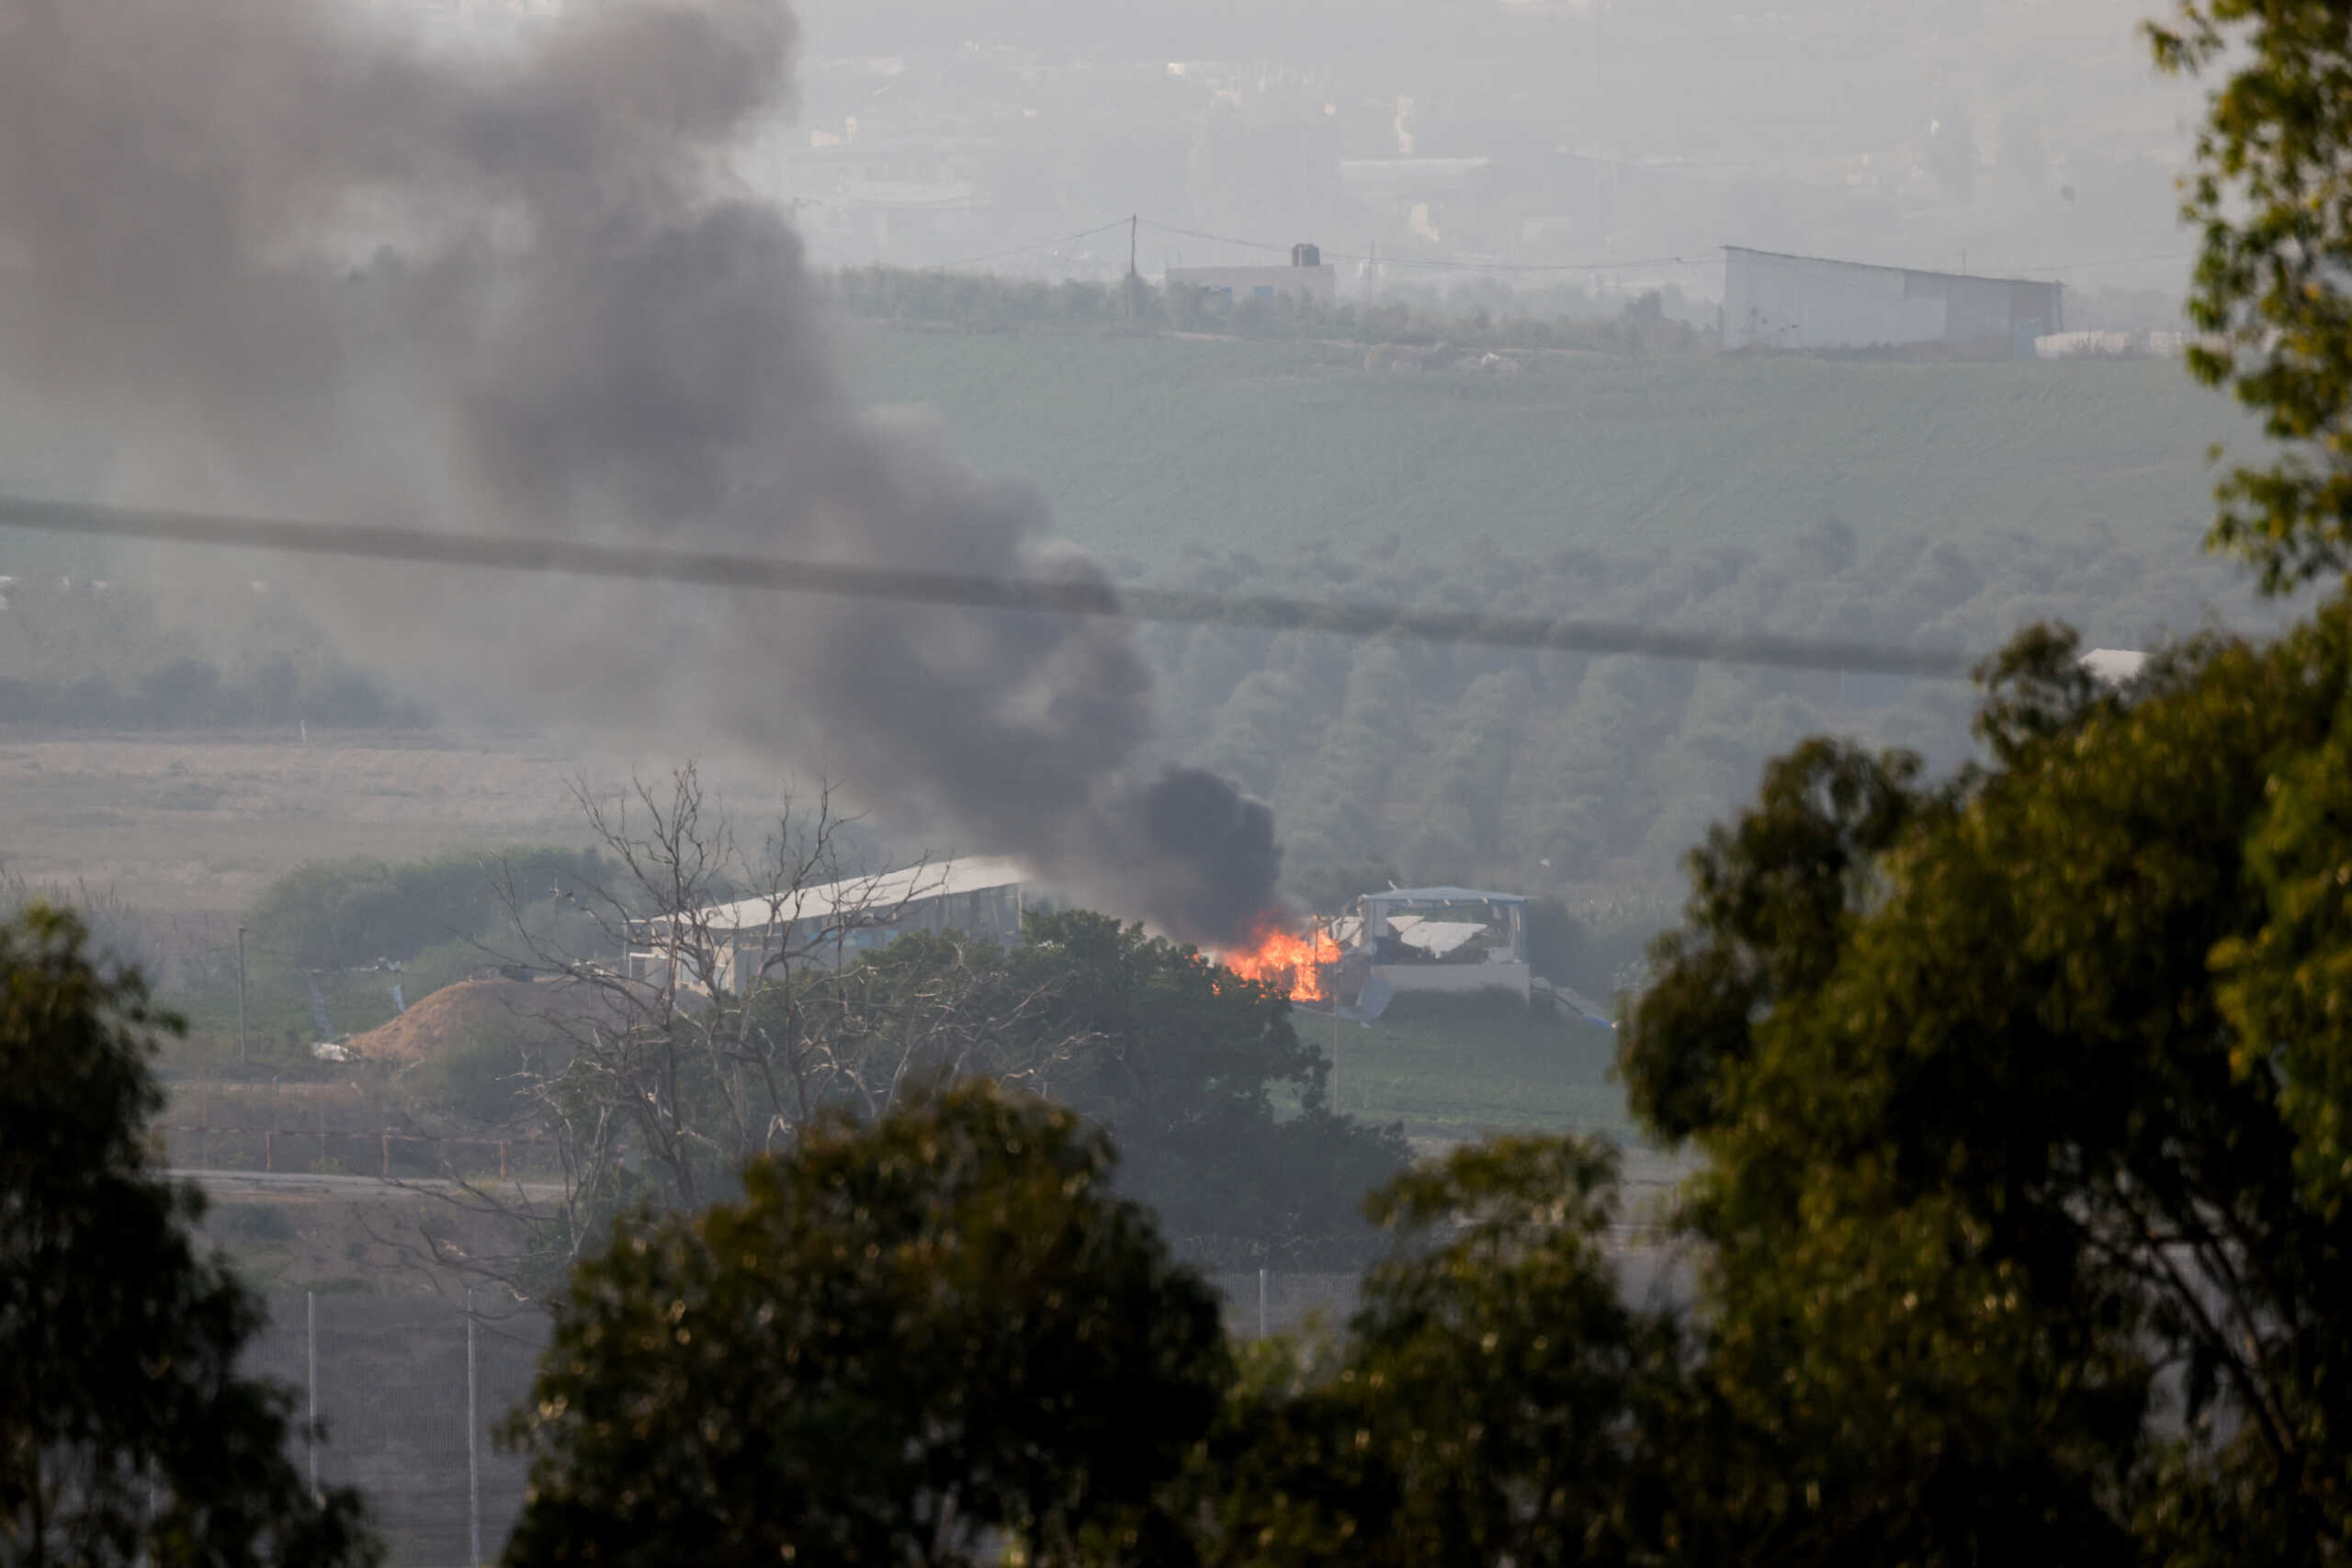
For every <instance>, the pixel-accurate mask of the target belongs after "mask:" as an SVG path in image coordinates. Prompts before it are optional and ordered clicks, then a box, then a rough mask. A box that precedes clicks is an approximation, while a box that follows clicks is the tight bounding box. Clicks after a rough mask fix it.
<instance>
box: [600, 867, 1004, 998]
mask: <svg viewBox="0 0 2352 1568" xmlns="http://www.w3.org/2000/svg"><path fill="white" fill-rule="evenodd" d="M1037 907H1038V904H1037V901H1036V900H1035V897H1034V896H1033V895H1032V894H1031V892H1030V890H1029V886H1028V883H1027V880H1026V874H1025V873H1024V872H1023V869H1022V867H1021V864H1020V863H1019V862H1017V861H1011V860H1001V859H990V858H979V857H973V858H967V859H964V860H948V861H937V862H933V863H929V864H924V865H918V866H909V867H905V868H902V869H900V870H898V871H887V872H879V873H876V874H873V875H871V876H853V877H847V878H844V879H842V881H839V882H828V883H824V884H821V885H819V886H809V887H803V888H800V889H798V890H797V891H793V890H786V891H785V892H784V893H782V894H781V895H780V896H778V897H775V898H766V897H752V898H740V899H737V900H736V901H735V902H733V903H731V904H718V905H714V906H712V907H711V908H707V909H702V910H699V911H697V912H695V914H693V915H691V916H685V917H682V918H680V919H678V920H676V921H675V922H673V921H671V920H669V919H650V920H640V921H637V922H635V923H634V924H633V926H632V928H631V930H630V933H629V936H630V951H629V954H628V974H629V978H631V979H633V980H648V981H655V980H659V979H660V978H661V975H662V968H663V967H664V966H665V965H666V964H669V962H670V961H671V956H672V952H673V938H672V937H671V934H670V933H671V931H672V929H673V924H674V927H675V929H676V931H677V935H676V937H675V938H674V949H675V952H676V953H677V955H678V961H679V964H680V967H681V971H682V973H681V976H680V982H681V983H682V984H684V983H685V981H684V972H698V971H699V969H700V968H701V966H702V962H703V960H702V959H701V958H700V956H699V955H700V954H704V953H707V954H708V960H707V962H708V963H709V964H710V967H711V970H712V973H713V974H714V975H715V976H717V979H718V987H719V988H720V989H724V990H733V991H743V990H747V989H749V988H750V987H752V985H753V984H754V983H756V982H757V980H758V979H759V976H761V975H762V974H763V972H764V971H765V970H766V969H767V968H768V966H769V964H770V963H771V962H772V961H773V960H774V959H775V957H776V956H777V955H779V954H790V955H792V956H793V958H794V960H795V961H796V962H800V961H803V960H805V961H807V962H813V963H828V964H838V963H843V962H846V961H848V960H849V959H852V958H854V957H855V956H857V955H858V954H860V953H871V952H875V951H876V950H878V949H880V948H884V947H888V945H889V944H890V943H891V942H896V941H897V940H898V939H899V937H901V936H904V935H906V934H907V933H908V932H910V931H962V932H963V933H964V934H965V935H967V936H973V937H981V938H984V939H987V940H989V941H991V942H1013V941H1017V940H1019V938H1020V935H1021V917H1022V915H1023V912H1024V911H1025V910H1026V909H1029V908H1037Z"/></svg>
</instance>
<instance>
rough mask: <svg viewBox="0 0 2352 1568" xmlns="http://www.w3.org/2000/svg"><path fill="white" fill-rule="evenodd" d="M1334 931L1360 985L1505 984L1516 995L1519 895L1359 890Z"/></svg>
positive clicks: (1519, 986)
mask: <svg viewBox="0 0 2352 1568" xmlns="http://www.w3.org/2000/svg"><path fill="white" fill-rule="evenodd" d="M1333 929H1334V934H1335V935H1337V936H1338V937H1339V939H1340V943H1341V944H1342V945H1343V946H1344V948H1345V949H1346V952H1347V956H1348V958H1349V960H1350V961H1351V962H1352V963H1358V964H1361V966H1362V968H1363V975H1364V982H1363V983H1364V985H1366V986H1368V987H1369V986H1374V985H1377V986H1383V987H1387V988H1389V989H1390V990H1392V991H1484V990H1505V991H1510V992H1513V993H1515V994H1516V995H1517V996H1519V997H1520V998H1521V999H1524V998H1527V997H1528V995H1529V994H1530V993H1531V991H1532V987H1533V982H1534V974H1533V971H1532V970H1531V969H1530V968H1529V967H1528V962H1527V900H1526V899H1525V898H1523V897H1521V896H1520V895H1518V894H1516V893H1485V892H1480V891H1479V890H1477V889H1476V888H1471V887H1400V888H1391V889H1389V890H1388V891H1387V892H1385V893H1367V894H1365V895H1364V896H1363V897H1361V898H1359V899H1357V900H1356V902H1355V906H1354V908H1352V909H1351V910H1350V912H1349V913H1348V915H1347V916H1346V918H1344V919H1340V920H1339V921H1336V922H1334V928H1333Z"/></svg>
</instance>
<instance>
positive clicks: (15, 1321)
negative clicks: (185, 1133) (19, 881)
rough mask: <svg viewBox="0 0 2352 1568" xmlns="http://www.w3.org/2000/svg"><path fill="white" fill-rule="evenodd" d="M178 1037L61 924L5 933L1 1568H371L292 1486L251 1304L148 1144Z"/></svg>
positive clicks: (337, 1500)
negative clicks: (259, 1360)
mask: <svg viewBox="0 0 2352 1568" xmlns="http://www.w3.org/2000/svg"><path fill="white" fill-rule="evenodd" d="M179 1028H180V1024H179V1021H178V1020H177V1019H175V1018H174V1017H173V1016H172V1015H170V1014H169V1013H165V1012H161V1011H158V1010H155V1009H154V1008H153V1007H152V1006H151V1005H150V1003H149V1001H148V997H147V990H146V987H145V984H144V982H143V981H142V980H141V978H140V976H138V975H137V974H136V973H135V972H132V971H128V970H122V969H118V968H114V967H111V966H109V965H108V964H105V963H103V962H101V961H100V960H98V959H96V958H94V957H93V956H92V955H91V953H90V951H89V947H88V934H87V932H86V931H85V929H84V927H83V925H82V923H81V921H80V920H79V919H77V918H76V917H74V916H73V915H71V914H67V913H63V912H62V911H59V910H57V909H55V908H50V907H47V906H42V905H34V906H32V907H30V908H26V909H23V910H20V911H19V912H17V914H16V915H14V916H13V917H11V918H10V919H8V920H7V921H6V923H5V924H0V1564H6V1565H8V1568H51V1565H56V1568H66V1565H72V1568H101V1565H107V1564H117V1565H120V1568H130V1565H132V1564H141V1565H152V1568H179V1565H183V1564H185V1565H188V1568H197V1565H206V1568H211V1565H218V1568H248V1565H251V1568H260V1565H264V1564H287V1565H289V1568H290V1565H294V1564H301V1565H303V1568H335V1565H338V1564H348V1565H356V1568H365V1565H366V1564H368V1563H369V1562H373V1561H374V1560H375V1558H376V1556H377V1555H378V1551H377V1547H376V1543H375V1541H374V1540H373V1538H372V1537H371V1535H370V1534H369V1532H368V1529H367V1526H366V1522H365V1519H364V1517H363V1513H362V1509H361V1506H360V1501H359V1498H358V1496H357V1495H356V1493H354V1492H352V1491H350V1490H349V1489H347V1488H344V1487H333V1488H329V1489H327V1490H325V1491H323V1492H314V1491H313V1490H312V1489H311V1487H310V1486H309V1485H308V1484H307V1483H305V1481H304V1479H303V1477H302V1474H301V1472H300V1470H299V1469H298V1468H297V1466H296V1465H295V1463H294V1462H293V1461H292V1459H291V1458H290V1456H289V1453H288V1437H289V1433H290V1430H291V1423H290V1411H291V1406H292V1399H291V1396H290V1394H289V1393H288V1391H286V1390H284V1389H281V1388H277V1387H276V1386H274V1385H271V1384H268V1383H266V1382H258V1381H256V1380H254V1379H252V1378H249V1377H246V1376H244V1375H243V1374H241V1373H240V1372H239V1371H238V1370H237V1365H236V1362H237V1358H238V1355H239V1353H240V1352H241V1351H242V1350H243V1348H244V1346H245V1345H246V1344H247V1342H248V1341H250V1340H251V1339H252V1337H254V1333H255V1332H256V1331H257V1330H258V1329H259V1328H260V1326H261V1322H262V1307H261V1304H260V1303H258V1302H257V1301H256V1300H255V1299H254V1297H253V1296H252V1295H251V1294H250V1293H248V1292H246V1291H245V1290H244V1288H243V1286H242V1285H240V1284H239V1283H238V1281H237V1280H236V1279H235V1277H234V1276H233V1275H232V1274H231V1273H230V1271H229V1269H228V1268H227V1267H226V1265H225V1264H224V1263H222V1262H221V1261H220V1259H219V1258H215V1257H213V1256H211V1255H209V1253H208V1252H207V1251H206V1250H205V1249H204V1247H202V1245H201V1243H200V1242H199V1240H198V1236H197V1233H196V1224H197V1221H198V1218H199V1216H200V1215H201V1214H202V1213H203V1207H204V1204H203V1200H202V1198H201V1197H200V1196H199V1195H198V1193H197V1192H196V1191H195V1190H194V1189H192V1188H189V1187H187V1186H183V1185H180V1184H178V1183H175V1182H173V1181H170V1180H168V1179H165V1177H164V1174H163V1173H162V1171H161V1170H160V1169H159V1168H158V1167H159V1164H160V1161H159V1159H158V1157H157V1155H156V1152H155V1150H154V1148H153V1146H152V1145H151V1144H150V1143H149V1134H148V1122H149V1121H150V1119H151V1118H153V1115H154V1114H155V1112H156V1111H157V1110H159V1109H160V1108H161V1106H162V1104H163V1095H162V1091H161V1090H160V1089H159V1088H158V1087H157V1084H156V1081H155V1077H154V1074H153V1068H152V1066H151V1062H152V1060H153V1055H154V1054H155V1050H156V1046H157V1043H158V1042H159V1041H160V1040H161V1039H163V1038H164V1037H165V1036H168V1035H172V1034H175V1033H177V1032H178V1031H179Z"/></svg>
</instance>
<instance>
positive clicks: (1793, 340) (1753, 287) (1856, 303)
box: [1723, 245, 2065, 359]
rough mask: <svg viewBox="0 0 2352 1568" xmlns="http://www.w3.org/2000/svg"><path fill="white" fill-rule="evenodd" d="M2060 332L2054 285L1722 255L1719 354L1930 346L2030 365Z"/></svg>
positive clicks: (1733, 249) (2060, 297) (1729, 250)
mask: <svg viewBox="0 0 2352 1568" xmlns="http://www.w3.org/2000/svg"><path fill="white" fill-rule="evenodd" d="M2064 331H2065V312H2064V289H2063V288H2062V287H2061V286H2060V285H2058V284H2055V283H2048V282H2043V281H2040V280H2038V279H2034V278H2023V277H1978V276H1973V275H1971V274H1967V273H1958V272H1921V271H1918V270H1917V269H1914V268H1911V267H1900V266H1871V265H1867V264H1865V263H1861V262H1844V261H1829V260H1826V259H1824V258H1822V257H1819V256H1792V255H1782V254H1780V253H1778V252H1775V251H1756V250H1749V249H1747V247H1745V246H1741V245H1729V246H1725V247H1724V320H1723V345H1724V348H1725V349H1726V350H1736V349H1765V350H1770V349H1780V350H1784V351H1792V352H1798V353H1803V352H1806V351H1814V352H1819V351H1824V350H1829V351H1836V350H1867V349H1892V348H1906V347H1916V346H1919V345H1924V344H1937V345H1939V346H1940V347H1941V348H1943V349H1945V350H1947V351H1949V352H1950V353H1951V354H1952V355H1956V356H1958V357H1961V358H1965V359H2031V358H2033V357H2034V340H2035V339H2036V338H2040V337H2047V336H2050V335H2052V334H2053V333H2062V332H2064Z"/></svg>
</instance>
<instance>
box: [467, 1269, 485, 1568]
mask: <svg viewBox="0 0 2352 1568" xmlns="http://www.w3.org/2000/svg"><path fill="white" fill-rule="evenodd" d="M479 1386H480V1385H479V1383H478V1382H477V1380H476V1379H475V1376H474V1292H473V1287H472V1286H470V1285H469V1286H467V1287H466V1514H467V1518H468V1520H469V1523H470V1525H471V1527H472V1529H471V1533H472V1537H473V1549H474V1556H473V1568H481V1406H480V1404H478V1403H477V1400H478V1397H479V1394H478V1390H479Z"/></svg>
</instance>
